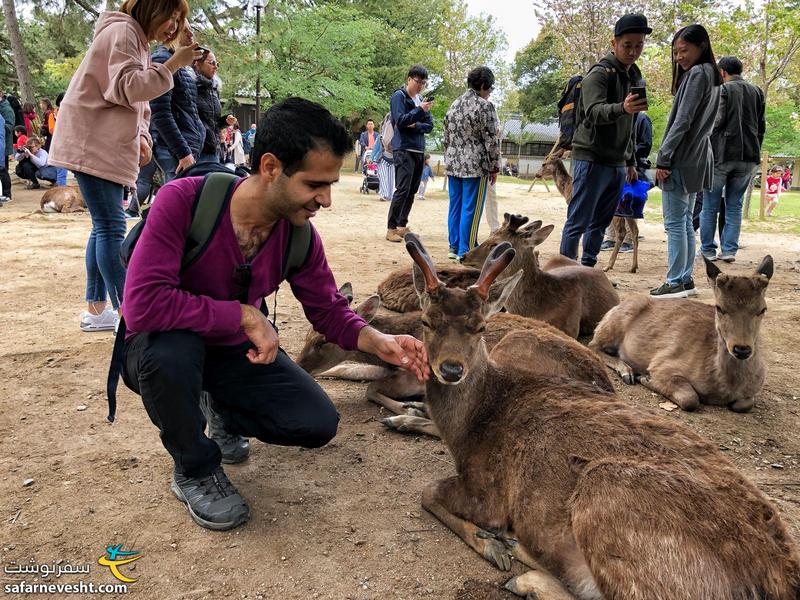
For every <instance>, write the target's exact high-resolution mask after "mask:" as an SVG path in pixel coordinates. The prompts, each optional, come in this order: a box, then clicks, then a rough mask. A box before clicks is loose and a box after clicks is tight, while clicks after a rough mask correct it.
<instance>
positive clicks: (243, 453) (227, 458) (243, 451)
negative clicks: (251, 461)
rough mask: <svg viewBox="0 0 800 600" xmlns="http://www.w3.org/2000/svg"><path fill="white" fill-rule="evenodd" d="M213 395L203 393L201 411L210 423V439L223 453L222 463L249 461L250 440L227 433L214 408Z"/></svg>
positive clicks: (230, 463)
mask: <svg viewBox="0 0 800 600" xmlns="http://www.w3.org/2000/svg"><path fill="white" fill-rule="evenodd" d="M212 403H213V401H212V400H211V394H209V393H208V392H203V393H202V394H201V395H200V410H202V411H203V414H204V415H205V417H206V422H207V423H208V437H209V438H210V439H212V440H214V442H216V444H217V446H219V449H220V450H221V451H222V462H223V463H224V464H226V465H235V464H237V463H240V462H244V461H245V460H247V457H248V456H250V440H248V439H247V438H246V437H242V436H241V435H233V434H232V433H228V432H227V431H225V423H224V421H223V420H222V417H221V416H220V414H219V413H218V412H217V411H215V410H214V408H213V406H212Z"/></svg>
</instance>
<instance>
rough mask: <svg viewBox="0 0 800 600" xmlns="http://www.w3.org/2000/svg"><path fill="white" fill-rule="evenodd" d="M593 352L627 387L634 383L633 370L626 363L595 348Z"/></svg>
mask: <svg viewBox="0 0 800 600" xmlns="http://www.w3.org/2000/svg"><path fill="white" fill-rule="evenodd" d="M595 352H597V353H598V354H599V355H600V358H601V359H602V360H603V362H604V363H605V365H606V366H607V367H608V368H609V369H611V370H612V371H614V372H615V373H616V374H617V375H619V376H620V378H621V379H622V383H625V384H627V385H633V384H634V383H636V375H635V374H634V372H633V368H632V367H631V366H630V365H629V364H628V363H626V362H625V361H624V360H622V359H621V358H619V357H618V356H612V355H611V354H608V353H607V352H606V351H605V350H602V349H600V348H596V349H595Z"/></svg>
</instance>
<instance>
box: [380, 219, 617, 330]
mask: <svg viewBox="0 0 800 600" xmlns="http://www.w3.org/2000/svg"><path fill="white" fill-rule="evenodd" d="M552 231H553V225H547V226H545V227H542V222H541V221H534V222H532V223H528V217H524V216H522V215H510V214H508V213H506V215H505V219H504V222H503V225H502V226H501V227H500V228H499V229H498V230H497V231H495V232H494V233H493V234H491V235H490V236H489V237H488V238H487V239H486V240H485V241H484V242H483V243H481V244H480V245H479V246H477V247H476V248H473V249H472V250H470V251H469V252H467V254H465V255H464V260H463V264H464V265H465V268H462V269H461V270H456V271H454V270H452V268H451V269H449V270H448V272H447V273H446V276H445V278H444V279H447V281H446V284H447V285H448V286H450V287H460V288H464V287H467V286H468V285H471V284H473V283H474V282H475V281H476V280H477V278H478V275H479V274H480V270H479V267H480V266H481V265H482V264H483V261H484V260H485V259H486V257H487V256H488V254H489V252H490V251H491V250H492V249H493V248H495V247H496V246H497V245H498V244H499V243H501V242H509V243H510V244H511V245H512V246H513V247H514V249H515V250H516V251H517V254H516V256H515V258H514V259H513V261H512V263H511V265H510V266H509V268H508V269H507V271H506V272H507V273H510V274H513V273H516V272H517V271H519V270H520V269H522V270H523V271H524V272H525V275H524V276H523V278H522V279H521V280H520V283H519V284H518V285H517V287H516V288H515V289H514V291H513V292H512V293H511V295H510V296H509V298H508V301H507V302H506V309H507V310H508V311H509V312H511V313H515V314H518V315H522V316H525V317H530V318H533V319H538V320H540V321H545V322H546V323H549V324H550V325H553V326H554V327H556V328H558V329H560V330H561V331H563V332H564V333H566V334H567V335H569V336H571V337H578V335H580V334H583V335H588V334H591V333H592V332H593V331H594V328H595V326H596V325H597V323H599V322H600V319H601V318H602V317H603V315H605V314H606V312H608V311H609V310H610V309H611V307H613V306H616V305H617V304H618V303H619V296H618V295H617V292H616V291H615V290H614V287H613V286H612V285H611V282H610V281H609V280H608V278H607V277H606V276H605V274H604V273H602V272H601V271H599V270H597V269H592V268H590V267H585V266H583V265H580V264H578V263H577V262H575V261H573V260H570V259H568V258H565V257H563V256H555V257H553V258H552V259H550V261H548V263H547V264H546V265H545V267H544V269H541V268H540V267H539V261H538V257H537V255H536V254H535V253H534V252H533V249H534V248H535V247H536V246H538V245H539V244H541V243H542V242H544V240H546V239H547V237H548V236H549V235H550V234H551V233H552ZM466 268H469V270H466ZM453 273H457V274H458V276H457V279H455V280H454V279H453V278H451V277H450V276H451V275H452V274H453ZM413 289H414V288H413V281H412V276H411V273H410V272H409V271H408V270H403V271H395V272H394V273H392V274H390V275H389V276H388V277H387V278H386V279H384V281H383V282H382V283H381V284H380V285H379V286H378V294H380V296H381V301H382V302H386V301H387V300H388V304H389V305H390V306H389V308H393V309H398V308H403V309H406V310H410V309H411V308H412V306H414V307H416V308H419V301H416V302H413V304H412V302H411V299H410V294H411V293H413ZM385 296H386V300H385V298H384V297H385ZM401 298H402V301H400V302H399V300H400V299H401Z"/></svg>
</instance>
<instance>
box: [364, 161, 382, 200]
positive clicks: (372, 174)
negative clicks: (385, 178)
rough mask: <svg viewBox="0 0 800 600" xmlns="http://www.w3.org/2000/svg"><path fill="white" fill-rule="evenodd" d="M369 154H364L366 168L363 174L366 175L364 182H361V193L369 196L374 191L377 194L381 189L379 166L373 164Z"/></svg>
mask: <svg viewBox="0 0 800 600" xmlns="http://www.w3.org/2000/svg"><path fill="white" fill-rule="evenodd" d="M368 154H369V153H368V152H367V153H364V166H363V167H362V169H361V170H362V172H363V173H364V181H362V182H361V190H360V191H361V193H362V194H369V191H370V190H372V191H374V192H377V191H378V189H379V188H380V179H378V164H377V163H375V162H373V161H372V159H371V158H370V157H369V156H368Z"/></svg>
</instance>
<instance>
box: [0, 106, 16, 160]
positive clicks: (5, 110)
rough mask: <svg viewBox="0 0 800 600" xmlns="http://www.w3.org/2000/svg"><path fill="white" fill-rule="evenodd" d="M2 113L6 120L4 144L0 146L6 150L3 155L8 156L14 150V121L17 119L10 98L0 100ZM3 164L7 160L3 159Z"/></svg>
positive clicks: (0, 112) (0, 113)
mask: <svg viewBox="0 0 800 600" xmlns="http://www.w3.org/2000/svg"><path fill="white" fill-rule="evenodd" d="M0 115H2V117H3V120H4V121H5V123H4V126H3V144H2V145H0V148H2V149H3V152H5V154H4V155H3V156H8V155H9V154H11V153H12V152H14V123H15V122H16V121H15V117H14V109H13V108H11V104H9V103H8V100H6V99H5V98H3V99H2V100H0ZM3 164H5V161H3Z"/></svg>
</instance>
